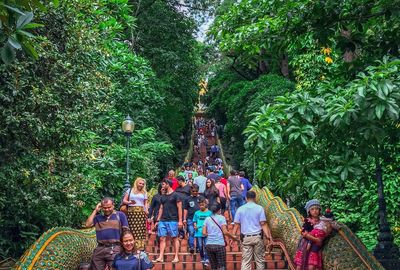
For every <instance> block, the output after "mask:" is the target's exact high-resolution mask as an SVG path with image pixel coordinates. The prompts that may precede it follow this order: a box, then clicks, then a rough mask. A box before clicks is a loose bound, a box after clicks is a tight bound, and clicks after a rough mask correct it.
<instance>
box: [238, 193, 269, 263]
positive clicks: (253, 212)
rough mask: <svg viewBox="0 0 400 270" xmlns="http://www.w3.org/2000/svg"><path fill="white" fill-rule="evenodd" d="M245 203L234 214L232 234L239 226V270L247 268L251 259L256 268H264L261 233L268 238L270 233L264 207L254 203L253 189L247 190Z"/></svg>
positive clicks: (254, 194)
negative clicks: (240, 240) (240, 242)
mask: <svg viewBox="0 0 400 270" xmlns="http://www.w3.org/2000/svg"><path fill="white" fill-rule="evenodd" d="M246 200H247V203H246V204H244V205H242V206H241V207H239V209H238V210H237V212H236V215H235V220H234V222H235V225H234V227H233V231H232V233H233V234H236V233H237V231H238V230H239V227H240V233H241V239H242V267H241V270H249V269H252V268H251V261H252V260H253V256H254V261H255V263H256V268H257V270H264V269H265V267H264V266H265V265H264V261H265V259H264V254H265V246H264V241H263V235H264V234H265V236H266V238H267V239H268V240H270V239H271V234H270V231H269V229H268V226H267V219H266V217H265V211H264V208H262V206H261V205H258V204H256V193H255V192H254V191H249V192H247V195H246Z"/></svg>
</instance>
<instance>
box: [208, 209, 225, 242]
mask: <svg viewBox="0 0 400 270" xmlns="http://www.w3.org/2000/svg"><path fill="white" fill-rule="evenodd" d="M210 218H211V219H212V221H214V223H215V225H217V226H218V228H219V229H220V231H221V233H222V238H223V239H224V243H225V246H228V244H227V243H226V240H225V236H224V232H223V231H222V228H221V226H219V224H218V222H217V221H216V220H215V219H214V218H213V217H212V216H210Z"/></svg>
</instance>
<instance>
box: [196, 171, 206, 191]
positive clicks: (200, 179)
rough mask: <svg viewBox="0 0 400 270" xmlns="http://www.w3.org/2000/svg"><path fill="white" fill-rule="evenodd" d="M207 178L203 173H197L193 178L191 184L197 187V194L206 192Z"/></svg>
mask: <svg viewBox="0 0 400 270" xmlns="http://www.w3.org/2000/svg"><path fill="white" fill-rule="evenodd" d="M206 182H207V177H205V176H204V173H203V171H199V176H197V177H196V178H194V181H193V183H194V184H196V185H198V186H199V193H200V194H203V193H204V191H205V190H206Z"/></svg>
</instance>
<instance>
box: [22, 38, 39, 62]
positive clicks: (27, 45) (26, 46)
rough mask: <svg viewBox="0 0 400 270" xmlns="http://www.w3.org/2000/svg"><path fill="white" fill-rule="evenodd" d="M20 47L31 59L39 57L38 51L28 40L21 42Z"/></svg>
mask: <svg viewBox="0 0 400 270" xmlns="http://www.w3.org/2000/svg"><path fill="white" fill-rule="evenodd" d="M22 49H23V50H24V52H26V53H27V54H29V55H30V56H31V57H32V58H33V59H35V60H38V59H39V55H38V53H37V52H36V50H35V48H33V46H32V45H31V44H30V43H29V42H24V43H22Z"/></svg>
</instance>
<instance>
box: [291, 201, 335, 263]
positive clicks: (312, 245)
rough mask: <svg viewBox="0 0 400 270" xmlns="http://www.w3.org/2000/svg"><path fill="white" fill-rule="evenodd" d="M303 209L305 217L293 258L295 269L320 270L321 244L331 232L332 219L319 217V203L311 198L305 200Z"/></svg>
mask: <svg viewBox="0 0 400 270" xmlns="http://www.w3.org/2000/svg"><path fill="white" fill-rule="evenodd" d="M305 209H306V211H307V217H306V218H305V220H304V224H303V229H302V231H301V236H302V238H301V239H300V241H299V244H298V247H297V252H296V255H295V258H294V263H295V264H296V270H322V251H321V248H322V245H323V241H324V239H325V238H326V237H327V236H328V235H329V234H330V233H331V231H332V227H331V223H330V222H331V221H332V219H329V218H326V217H321V204H320V202H319V201H318V200H316V199H313V200H310V201H308V202H307V204H306V206H305Z"/></svg>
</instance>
